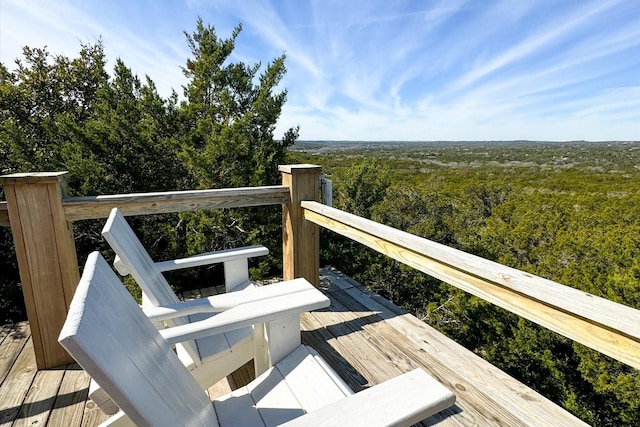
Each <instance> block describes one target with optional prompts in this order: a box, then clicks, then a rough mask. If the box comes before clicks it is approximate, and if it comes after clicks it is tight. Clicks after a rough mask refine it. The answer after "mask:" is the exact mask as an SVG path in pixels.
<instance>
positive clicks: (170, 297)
mask: <svg viewBox="0 0 640 427" xmlns="http://www.w3.org/2000/svg"><path fill="white" fill-rule="evenodd" d="M102 236H103V237H104V238H105V240H106V241H107V242H108V243H109V245H110V246H111V247H112V248H113V250H114V251H115V252H116V253H117V254H118V256H119V257H120V259H121V260H122V262H123V263H124V264H125V265H126V266H127V270H128V271H129V273H130V274H131V276H133V278H134V279H135V281H136V282H137V283H138V285H139V286H140V288H142V292H144V294H145V295H146V296H147V298H148V299H149V302H150V303H151V304H153V305H154V306H160V305H170V304H175V303H177V302H178V301H179V300H178V297H177V296H176V294H175V292H173V289H171V286H170V285H169V283H168V282H167V280H166V279H165V278H164V276H163V275H162V272H161V271H160V270H159V269H158V268H157V267H156V264H155V263H154V262H153V260H152V259H151V257H150V256H149V254H148V253H147V250H146V249H145V248H144V246H142V243H141V242H140V240H139V239H138V237H137V236H136V235H135V233H134V232H133V230H132V229H131V227H130V226H129V223H127V220H126V219H125V218H124V216H123V215H122V213H120V211H119V210H118V208H113V209H112V210H111V214H110V215H109V218H108V219H107V222H106V223H105V225H104V227H103V228H102ZM167 323H169V324H170V325H171V326H177V325H185V324H187V323H189V320H188V319H186V318H175V319H172V320H170V321H168V322H167ZM182 346H183V347H184V349H185V350H186V351H187V353H188V354H189V356H190V357H191V359H193V360H194V362H196V364H199V363H200V354H199V352H198V347H197V345H196V343H195V341H186V342H184V343H182Z"/></svg>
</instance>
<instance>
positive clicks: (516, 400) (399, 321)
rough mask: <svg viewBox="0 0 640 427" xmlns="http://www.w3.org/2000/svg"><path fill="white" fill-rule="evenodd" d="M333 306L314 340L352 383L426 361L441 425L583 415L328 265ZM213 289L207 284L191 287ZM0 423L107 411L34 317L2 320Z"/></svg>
mask: <svg viewBox="0 0 640 427" xmlns="http://www.w3.org/2000/svg"><path fill="white" fill-rule="evenodd" d="M322 274H323V280H322V282H321V289H322V290H323V291H324V292H325V293H326V294H327V295H328V296H329V298H330V299H331V306H330V307H329V308H328V309H325V310H320V311H316V312H313V313H308V314H304V315H302V317H301V326H302V330H303V335H302V339H303V342H304V343H306V344H308V345H311V346H312V347H314V348H315V349H316V350H317V351H318V352H319V353H320V354H321V355H322V356H323V357H324V358H325V359H326V360H327V362H328V363H329V364H330V365H331V366H332V367H333V368H334V369H335V370H336V371H337V372H338V373H339V374H340V375H341V376H342V377H343V379H344V380H345V382H347V383H348V384H349V385H350V386H351V387H352V388H353V389H354V390H356V391H358V390H362V389H364V388H367V387H370V386H372V385H375V384H377V383H379V382H381V381H384V380H386V379H388V378H391V377H394V376H397V375H399V374H400V373H403V372H407V371H409V370H411V369H413V368H416V367H421V368H422V369H424V370H425V371H427V372H429V373H430V374H431V375H432V376H433V377H435V378H437V379H438V380H439V381H440V382H441V383H443V384H444V385H446V386H447V387H449V388H450V389H451V390H452V391H453V392H454V393H455V394H456V396H457V399H458V400H457V402H456V404H455V405H454V406H453V407H452V408H450V409H448V410H446V411H444V412H442V413H440V414H437V415H435V416H433V417H431V418H429V419H428V420H426V421H425V422H424V425H433V424H437V425H439V426H468V425H493V426H545V425H548V426H556V425H580V424H581V422H580V420H578V419H577V418H574V417H572V416H571V415H570V414H569V413H567V412H566V411H564V410H563V409H562V408H560V407H559V406H557V405H555V404H553V403H552V402H550V401H549V400H547V399H545V398H544V397H542V396H540V395H539V394H538V393H536V392H535V391H533V390H531V389H530V388H528V387H526V386H525V385H523V384H521V383H520V382H518V381H516V380H515V379H513V378H512V377H510V376H508V375H507V374H505V373H504V372H502V371H500V370H499V369H497V368H496V367H494V366H493V365H491V364H489V363H488V362H486V361H484V360H482V359H481V358H479V357H478V356H476V355H474V354H473V353H472V352H470V351H468V350H466V349H464V348H463V347H462V346H460V345H459V344H457V343H455V342H453V341H452V340H450V339H448V338H446V337H444V336H443V335H442V334H440V333H439V332H437V331H436V330H435V329H433V328H431V327H430V326H429V325H426V324H425V323H424V322H421V321H420V320H419V319H417V318H415V317H414V316H411V315H410V314H407V313H405V312H404V311H402V309H400V308H399V307H397V306H395V305H394V304H393V303H391V302H389V301H387V300H386V299H384V298H382V297H380V296H379V295H376V294H374V293H372V292H371V291H369V290H367V289H366V288H365V287H363V286H362V285H360V284H359V283H357V282H355V281H353V280H352V279H350V278H348V277H346V276H344V275H342V274H340V273H338V272H333V271H330V270H323V271H322ZM210 293H216V292H215V290H206V289H204V290H202V291H201V292H198V293H193V295H207V294H210ZM0 350H1V351H0V426H2V427H4V426H23V425H34V424H33V423H34V422H35V423H36V424H37V425H40V426H58V425H65V426H70V427H76V426H83V427H95V426H97V425H98V424H99V423H101V422H102V421H104V420H105V419H106V417H105V415H104V414H103V413H102V412H101V411H100V410H99V409H98V408H97V407H96V406H95V405H94V404H93V402H91V401H90V400H89V401H87V389H88V384H89V377H88V376H87V375H86V374H85V373H84V371H82V370H80V369H78V367H77V366H73V365H72V366H68V367H67V368H66V369H61V370H49V371H40V372H38V373H37V374H36V371H35V359H34V355H33V346H32V344H31V341H30V332H29V327H28V324H26V322H25V323H19V324H15V325H4V326H3V328H2V330H0ZM250 374H251V367H245V369H244V370H242V372H239V373H238V374H237V375H235V376H234V377H230V378H228V379H227V380H223V381H222V382H221V383H219V384H216V385H215V386H214V387H212V388H211V389H209V391H208V392H209V395H210V396H211V397H215V396H219V395H221V394H224V393H226V392H228V391H229V390H231V389H235V388H237V387H239V386H242V385H245V384H246V382H247V381H249V376H250Z"/></svg>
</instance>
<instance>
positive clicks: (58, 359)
mask: <svg viewBox="0 0 640 427" xmlns="http://www.w3.org/2000/svg"><path fill="white" fill-rule="evenodd" d="M280 171H281V173H282V185H281V186H271V187H258V188H236V189H223V190H202V191H178V192H164V193H144V194H125V195H112V196H97V197H66V196H65V191H64V190H65V189H64V183H63V178H64V173H34V174H15V175H8V176H4V177H0V183H2V184H3V185H4V190H5V195H6V198H7V202H3V203H0V225H9V224H10V225H11V228H12V232H13V236H14V242H15V246H16V254H17V258H18V264H19V267H20V277H21V281H22V287H23V292H24V296H25V304H26V307H27V315H28V316H29V321H30V323H31V329H32V335H33V339H34V349H35V352H36V361H37V364H38V368H39V369H42V368H48V367H55V366H59V365H61V364H65V363H67V362H69V361H70V360H69V358H68V356H67V355H66V352H64V350H62V348H61V347H60V346H59V345H58V344H57V337H58V333H59V330H60V327H61V326H62V322H63V321H64V318H65V317H66V310H67V307H68V304H69V302H70V299H71V296H72V295H73V292H74V290H75V286H76V284H77V282H78V276H79V275H78V264H77V254H76V252H75V246H74V242H73V232H72V227H71V226H70V223H71V222H72V221H78V220H83V219H92V218H104V217H107V216H108V214H109V211H110V210H111V208H113V207H114V206H118V207H119V208H120V209H121V210H122V212H123V213H124V214H125V215H143V214H150V213H167V212H180V211H187V210H197V209H215V208H232V207H247V206H263V205H274V204H275V205H277V204H281V205H282V207H283V216H282V218H283V234H282V235H283V276H284V278H285V279H293V278H296V277H304V278H306V279H307V280H309V281H310V282H312V283H314V284H316V285H317V284H318V283H319V279H318V270H319V269H318V267H319V228H318V227H319V226H322V227H325V228H327V229H329V230H332V231H334V232H336V233H339V234H341V235H344V236H346V237H348V238H351V239H353V240H355V241H357V242H360V243H362V244H364V245H366V246H368V247H370V248H373V249H374V250H377V251H379V252H381V253H383V254H385V255H387V256H389V257H391V258H393V259H395V260H398V261H400V262H402V263H404V264H406V265H409V266H411V267H414V268H416V269H417V270H420V271H422V272H424V273H426V274H429V275H431V276H433V277H435V278H438V279H440V280H442V281H444V282H447V283H449V284H451V285H454V286H457V287H459V288H460V289H463V290H465V291H467V292H469V293H471V294H473V295H476V296H478V297H480V298H482V299H484V300H487V301H489V302H491V303H493V304H495V305H497V306H499V307H502V308H505V309H507V310H509V311H511V312H513V313H515V314H518V315H520V316H522V317H524V318H527V319H529V320H531V321H533V322H535V323H537V324H540V325H542V326H544V327H546V328H548V329H550V330H552V331H555V332H557V333H559V334H562V335H564V336H566V337H568V338H571V339H573V340H575V341H577V342H580V343H582V344H584V345H587V346H589V347H591V348H593V349H595V350H597V351H599V352H601V353H603V354H606V355H609V356H611V357H613V358H615V359H617V360H619V361H621V362H624V363H626V364H628V365H630V366H632V367H634V368H636V369H640V311H638V310H635V309H633V308H630V307H627V306H624V305H621V304H617V303H615V302H612V301H609V300H606V299H603V298H600V297H597V296H594V295H591V294H587V293H584V292H581V291H579V290H576V289H573V288H569V287H567V286H563V285H561V284H559V283H556V282H553V281H550V280H546V279H543V278H540V277H537V276H533V275H531V274H528V273H525V272H522V271H519V270H516V269H513V268H509V267H506V266H503V265H500V264H497V263H495V262H492V261H489V260H486V259H483V258H480V257H477V256H474V255H471V254H468V253H465V252H462V251H459V250H456V249H453V248H450V247H447V246H444V245H440V244H438V243H435V242H432V241H429V240H426V239H423V238H420V237H417V236H414V235H411V234H409V233H405V232H402V231H400V230H396V229H394V228H391V227H388V226H385V225H382V224H379V223H376V222H373V221H370V220H367V219H364V218H361V217H358V216H355V215H352V214H349V213H346V212H343V211H340V210H337V209H333V208H330V207H328V206H325V205H322V204H320V203H318V202H316V200H318V187H319V186H318V178H319V175H320V172H321V168H320V167H319V166H314V165H289V166H281V167H280Z"/></svg>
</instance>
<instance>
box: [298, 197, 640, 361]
mask: <svg viewBox="0 0 640 427" xmlns="http://www.w3.org/2000/svg"><path fill="white" fill-rule="evenodd" d="M302 207H303V210H304V218H305V219H307V220H308V221H309V222H313V223H315V224H319V225H321V226H323V227H325V228H327V229H329V230H331V231H334V232H336V233H338V234H341V235H343V236H346V237H348V238H350V239H352V240H355V241H356V242H360V243H362V244H364V245H366V246H368V247H370V248H372V249H374V250H376V251H378V252H380V253H382V254H384V255H386V256H388V257H390V258H393V259H395V260H397V261H400V262H402V263H403V264H406V265H408V266H411V267H413V268H415V269H417V270H420V271H422V272H424V273H427V274H429V275H430V276H432V277H435V278H437V279H440V280H442V281H444V282H447V283H449V284H450V285H453V286H456V287H458V288H460V289H462V290H464V291H466V292H469V293H471V294H473V295H476V296H478V297H480V298H482V299H484V300H486V301H489V302H491V303H493V304H495V305H497V306H499V307H502V308H504V309H506V310H509V311H510V312H512V313H515V314H517V315H519V316H522V317H524V318H526V319H529V320H531V321H532V322H535V323H537V324H539V325H541V326H544V327H545V328H548V329H550V330H552V331H554V332H556V333H558V334H561V335H564V336H565V337H567V338H570V339H572V340H574V341H577V342H579V343H581V344H584V345H586V346H588V347H591V348H592V349H594V350H596V351H599V352H600V353H603V354H606V355H607V356H610V357H613V358H614V359H616V360H619V361H620V362H623V363H626V364H627V365H629V366H632V367H634V368H636V369H640V310H636V309H634V308H632V307H628V306H625V305H622V304H618V303H615V302H613V301H609V300H607V299H604V298H600V297H598V296H595V295H591V294H588V293H586V292H582V291H580V290H578V289H574V288H570V287H568V286H564V285H561V284H559V283H556V282H553V281H551V280H547V279H544V278H542V277H538V276H534V275H532V274H529V273H525V272H522V271H519V270H516V269H514V268H510V267H506V266H504V265H501V264H498V263H496V262H493V261H489V260H487V259H483V258H480V257H478V256H475V255H472V254H468V253H465V252H463V251H460V250H457V249H453V248H450V247H447V246H444V245H441V244H438V243H436V242H432V241H429V240H427V239H423V238H421V237H418V236H414V235H412V234H409V233H406V232H403V231H400V230H397V229H394V228H391V227H388V226H386V225H382V224H378V223H376V222H373V221H370V220H368V219H365V218H360V217H358V216H356V215H352V214H349V213H347V212H343V211H340V210H338V209H333V208H330V207H328V206H325V205H322V204H320V203H315V202H302Z"/></svg>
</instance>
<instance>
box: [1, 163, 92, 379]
mask: <svg viewBox="0 0 640 427" xmlns="http://www.w3.org/2000/svg"><path fill="white" fill-rule="evenodd" d="M65 174H66V172H51V173H49V172H35V173H19V174H12V175H4V176H1V177H0V184H2V185H3V186H4V192H5V196H6V199H7V207H8V211H9V220H10V223H11V231H12V233H13V241H14V244H15V248H16V257H17V258H18V267H19V269H20V280H21V282H22V291H23V293H24V300H25V305H26V309H27V316H28V317H29V323H30V326H31V332H32V335H33V346H34V352H35V356H36V365H37V367H38V369H49V368H55V367H59V366H62V365H66V364H69V363H73V362H74V361H73V359H72V358H71V356H69V354H68V353H67V352H66V351H65V350H64V349H63V348H62V346H60V344H58V335H59V333H60V330H61V328H62V325H63V324H64V321H65V318H66V317H67V310H68V308H69V303H70V302H71V298H72V297H73V293H74V291H75V288H76V286H77V284H78V280H79V279H80V276H79V271H78V259H77V255H76V248H75V243H74V240H73V230H72V227H71V224H70V223H68V222H67V220H66V218H65V215H64V209H63V207H62V199H63V197H64V193H65V188H64V176H65Z"/></svg>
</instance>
